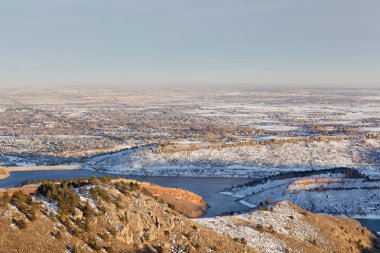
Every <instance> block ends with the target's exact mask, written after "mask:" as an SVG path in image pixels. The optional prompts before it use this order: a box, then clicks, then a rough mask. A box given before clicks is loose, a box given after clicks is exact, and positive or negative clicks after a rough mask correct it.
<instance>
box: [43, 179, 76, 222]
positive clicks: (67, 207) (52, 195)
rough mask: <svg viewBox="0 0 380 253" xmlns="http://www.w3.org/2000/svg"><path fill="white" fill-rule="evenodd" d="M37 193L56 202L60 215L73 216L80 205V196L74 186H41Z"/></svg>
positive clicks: (45, 184) (66, 184)
mask: <svg viewBox="0 0 380 253" xmlns="http://www.w3.org/2000/svg"><path fill="white" fill-rule="evenodd" d="M37 193H39V194H41V195H43V196H45V197H46V198H47V199H49V200H55V201H57V203H58V213H60V214H61V215H66V214H72V215H75V213H76V212H75V208H76V206H77V205H79V203H80V199H79V196H78V194H77V193H76V192H75V190H74V187H73V186H72V185H70V186H69V184H68V183H61V184H60V185H57V184H55V183H51V182H50V183H44V184H41V185H40V186H39V187H38V189H37Z"/></svg>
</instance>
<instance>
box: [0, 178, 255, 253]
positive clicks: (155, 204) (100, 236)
mask: <svg viewBox="0 0 380 253" xmlns="http://www.w3.org/2000/svg"><path fill="white" fill-rule="evenodd" d="M100 187H102V188H103V189H106V191H107V192H108V194H109V196H110V199H109V200H105V199H102V198H101V197H97V198H95V200H94V202H95V203H96V206H97V208H98V213H97V214H94V215H92V216H89V217H83V214H84V213H83V212H81V211H80V210H79V209H77V210H76V216H75V217H74V216H72V215H68V214H64V215H63V214H60V215H58V214H52V210H53V209H51V208H48V207H47V206H43V205H42V206H41V207H40V208H39V209H38V211H37V219H36V220H34V221H30V220H28V219H27V218H26V216H25V215H24V214H22V213H20V212H18V211H17V210H16V208H15V207H14V206H11V205H10V204H5V205H4V206H0V230H1V234H0V252H1V253H2V252H4V253H5V252H6V253H10V252H30V253H33V252H67V249H68V248H73V247H75V249H76V250H77V251H78V252H91V250H90V248H89V247H93V248H94V247H95V246H96V247H95V250H94V252H96V251H97V250H96V248H97V247H98V249H100V250H101V249H102V250H109V252H112V251H113V252H139V250H140V252H169V250H172V251H173V252H180V250H181V249H182V250H184V252H207V251H209V250H214V252H254V250H252V249H250V248H248V247H247V246H245V245H243V244H241V243H237V242H235V241H233V240H232V239H231V238H230V237H228V236H223V235H219V234H217V233H215V232H213V231H211V230H209V229H207V228H204V227H202V226H200V225H198V224H196V223H194V222H193V221H191V220H189V219H188V218H186V217H184V216H182V215H180V214H179V213H177V212H176V211H174V210H172V209H171V208H169V207H168V206H167V205H166V204H164V203H161V202H160V201H159V200H157V199H156V198H154V197H151V196H148V195H146V194H143V191H142V190H132V191H130V192H126V193H121V192H120V191H119V190H116V189H115V188H114V187H113V185H112V183H107V184H103V183H102V184H101V185H100ZM82 190H83V189H82ZM83 196H84V197H85V198H88V199H89V200H92V198H93V197H92V196H91V194H90V193H89V192H87V193H85V194H84V195H83ZM83 196H82V197H83ZM81 201H82V202H81V204H80V205H78V207H80V208H83V205H84V200H83V199H82V200H81ZM21 219H23V220H25V221H26V224H27V226H26V228H24V229H19V228H17V227H16V226H15V225H14V224H15V221H19V220H21ZM65 220H66V221H65ZM75 220H77V221H76V222H75ZM85 222H87V224H88V228H87V229H86V228H84V225H83V224H84V223H85ZM58 231H60V234H61V237H62V238H54V237H55V235H57V233H58ZM94 245H95V246H94ZM110 247H112V251H111V250H110Z"/></svg>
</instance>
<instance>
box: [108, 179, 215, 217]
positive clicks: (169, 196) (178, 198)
mask: <svg viewBox="0 0 380 253" xmlns="http://www.w3.org/2000/svg"><path fill="white" fill-rule="evenodd" d="M112 182H126V183H130V182H137V181H135V180H130V179H123V178H120V179H114V180H112ZM139 184H140V187H142V188H146V189H147V190H148V191H150V192H151V193H152V194H153V195H154V196H156V197H158V198H159V199H161V200H162V201H164V202H165V203H170V204H172V205H174V207H175V209H176V210H177V211H178V212H179V213H181V214H183V215H185V216H187V217H190V218H198V217H201V216H203V214H204V213H205V212H206V211H207V207H208V205H207V203H206V202H205V201H204V200H203V198H202V197H201V196H199V195H197V194H195V193H193V192H190V191H186V190H182V189H179V188H170V187H162V186H159V185H154V184H151V183H147V182H140V183H139Z"/></svg>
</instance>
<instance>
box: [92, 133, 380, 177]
mask: <svg viewBox="0 0 380 253" xmlns="http://www.w3.org/2000/svg"><path fill="white" fill-rule="evenodd" d="M379 148H380V141H379V140H378V139H370V138H357V139H337V140H309V141H299V142H285V143H282V142H279V143H272V142H265V144H260V145H253V146H249V145H248V146H233V145H229V146H227V145H221V146H220V147H218V148H209V147H203V146H202V147H197V148H189V149H183V148H182V149H181V148H177V146H175V145H174V146H168V147H165V149H164V150H165V151H161V152H159V151H160V149H158V151H157V150H156V149H142V150H138V151H136V152H134V153H132V154H131V155H130V157H129V158H128V159H125V160H123V161H122V162H118V161H117V159H120V158H118V157H114V158H112V157H111V158H110V159H108V160H105V161H103V162H102V163H98V164H97V166H96V168H95V169H96V170H100V171H108V172H114V173H127V174H136V175H156V176H157V175H172V176H180V175H181V176H210V177H212V176H218V177H253V178H255V177H257V175H258V173H259V174H260V175H264V176H266V174H275V173H278V171H279V170H283V169H286V168H290V169H294V168H297V169H311V168H316V169H319V168H332V167H351V168H360V170H362V169H363V168H368V169H369V168H377V166H378V165H379V161H380V159H379V153H378V150H379ZM110 165H112V166H110ZM276 168H277V169H276ZM363 173H372V174H373V175H371V176H373V177H379V176H380V173H379V170H378V169H375V170H369V171H368V172H366V171H365V170H363Z"/></svg>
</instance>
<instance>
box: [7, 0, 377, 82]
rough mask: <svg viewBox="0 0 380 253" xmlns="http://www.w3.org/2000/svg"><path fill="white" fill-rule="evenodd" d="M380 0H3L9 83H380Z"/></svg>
mask: <svg viewBox="0 0 380 253" xmlns="http://www.w3.org/2000/svg"><path fill="white" fill-rule="evenodd" d="M379 13H380V1H379V0H318V1H315V0H265V1H263V0H206V1H205V0H138V1H132V0H33V1H23V0H9V1H8V0H0V85H15V84H17V85H52V86H54V85H133V86H152V85H153V86H156V85H164V86H190V87H193V86H194V87H196V86H201V87H202V86H207V85H210V86H217V85H221V86H232V85H237V86H239V85H240V86H248V87H264V88H265V87H306V88H308V87H337V88H349V87H357V88H359V87H378V86H380V15H379Z"/></svg>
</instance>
